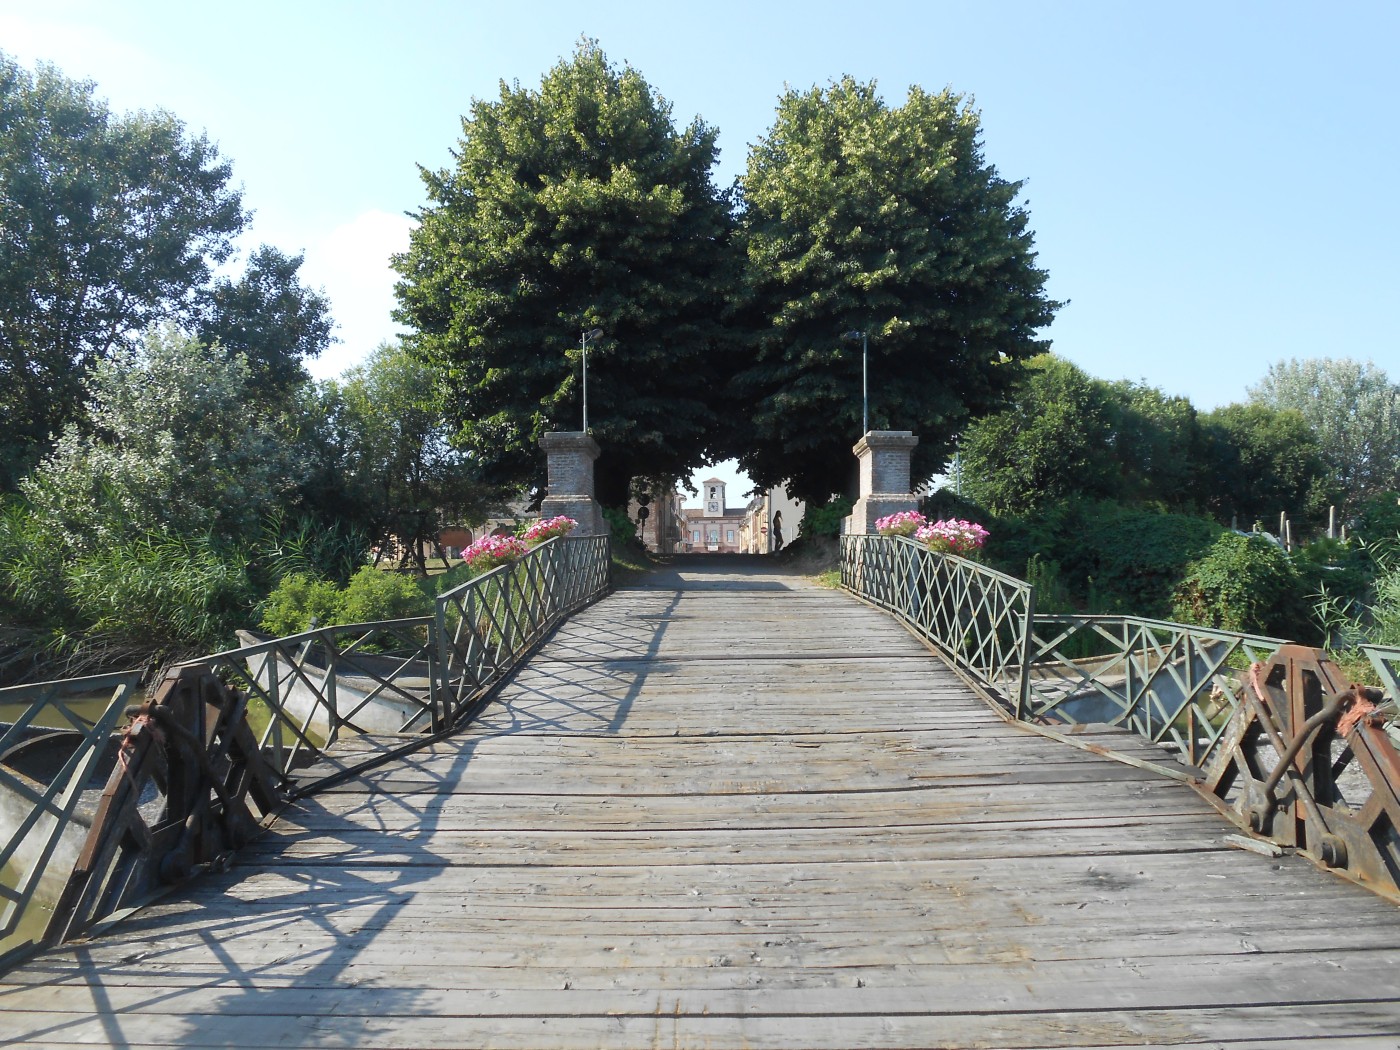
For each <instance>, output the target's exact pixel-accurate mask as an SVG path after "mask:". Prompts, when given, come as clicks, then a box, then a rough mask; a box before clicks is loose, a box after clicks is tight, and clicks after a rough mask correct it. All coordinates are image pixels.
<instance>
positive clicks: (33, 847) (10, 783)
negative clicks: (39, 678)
mask: <svg viewBox="0 0 1400 1050" xmlns="http://www.w3.org/2000/svg"><path fill="white" fill-rule="evenodd" d="M140 682H141V675H140V674H139V673H138V672H131V673H126V674H109V675H95V676H91V677H87V678H70V679H67V680H65V681H61V682H40V683H37V684H35V685H19V686H11V687H9V688H6V689H0V722H3V723H6V725H5V728H4V729H3V731H0V792H3V794H4V798H3V799H0V806H3V809H0V871H3V872H4V876H5V877H4V878H3V879H0V960H3V961H8V960H9V959H12V958H14V957H15V956H18V955H22V954H25V953H27V952H28V951H29V950H30V949H31V948H32V946H33V944H34V943H36V942H37V941H38V939H39V938H40V937H41V936H42V935H43V932H44V926H45V925H46V923H47V921H48V918H47V917H48V913H49V910H50V909H51V908H52V906H53V905H54V904H55V903H56V901H57V898H58V896H59V894H60V892H61V890H62V887H63V886H64V885H65V884H66V883H67V881H68V878H69V875H70V873H71V872H72V869H73V865H74V864H75V863H76V861H77V856H78V852H79V849H80V847H81V844H82V841H83V840H84V838H85V837H86V835H87V829H88V827H89V826H90V823H91V818H92V813H93V812H94V811H95V807H96V797H97V794H98V792H100V791H101V788H102V784H103V782H105V779H106V776H107V771H108V770H109V769H110V768H111V764H112V762H113V752H112V740H113V736H112V733H113V730H114V729H115V728H116V727H117V725H118V724H119V723H120V722H121V721H122V719H123V717H124V712H125V710H126V707H127V705H128V703H130V702H131V700H132V699H133V698H134V696H135V695H136V690H137V689H138V688H139V686H140Z"/></svg>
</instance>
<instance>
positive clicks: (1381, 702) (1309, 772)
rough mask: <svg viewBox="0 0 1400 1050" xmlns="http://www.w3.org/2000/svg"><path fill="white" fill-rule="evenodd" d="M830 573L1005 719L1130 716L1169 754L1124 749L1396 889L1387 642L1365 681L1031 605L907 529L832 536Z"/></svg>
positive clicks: (1399, 671) (1396, 677)
mask: <svg viewBox="0 0 1400 1050" xmlns="http://www.w3.org/2000/svg"><path fill="white" fill-rule="evenodd" d="M841 582H842V584H843V585H844V586H845V587H846V588H847V589H849V590H851V591H852V592H853V593H855V594H858V595H860V596H861V597H863V598H865V599H866V600H868V601H870V602H872V603H873V604H875V605H879V606H881V607H883V608H885V609H888V610H889V611H890V612H892V613H894V614H895V615H896V616H898V617H899V618H900V619H902V620H903V621H904V622H905V623H906V624H908V625H909V626H910V627H911V628H913V629H914V630H915V631H916V632H917V633H918V634H920V635H921V636H922V637H924V638H926V639H928V640H929V641H930V642H932V643H934V644H935V645H936V646H937V647H938V648H939V650H940V651H942V652H943V653H944V654H945V655H946V656H947V657H948V659H949V660H950V661H951V662H952V664H953V665H954V667H956V668H957V669H959V670H960V671H962V672H963V673H964V674H965V675H967V676H969V677H970V678H972V679H973V680H974V681H975V682H976V684H977V685H978V686H979V687H980V688H981V690H982V691H983V692H984V693H986V694H987V695H988V696H989V697H990V698H991V699H992V700H993V701H995V702H997V703H999V704H1000V705H1001V706H1003V707H1005V708H1007V709H1008V710H1009V711H1010V713H1011V714H1013V715H1014V717H1016V718H1018V719H1020V720H1023V721H1026V722H1028V723H1034V724H1039V725H1054V724H1055V723H1069V724H1081V725H1083V724H1093V723H1103V724H1108V725H1113V726H1120V727H1122V728H1124V729H1128V730H1130V731H1132V732H1133V733H1135V734H1137V735H1138V736H1140V737H1142V738H1145V739H1147V740H1149V741H1151V742H1153V743H1155V744H1157V745H1159V746H1161V747H1162V748H1163V749H1164V752H1170V753H1172V754H1174V755H1175V756H1176V758H1177V759H1178V760H1179V762H1180V763H1181V764H1180V765H1173V764H1171V763H1170V762H1168V764H1167V765H1162V764H1157V763H1151V762H1147V763H1144V762H1143V760H1141V759H1140V758H1136V757H1132V756H1126V755H1119V756H1118V757H1120V758H1122V760H1123V761H1130V762H1133V763H1134V764H1138V765H1143V764H1145V765H1147V766H1148V767H1150V768H1155V769H1158V770H1159V771H1161V772H1163V773H1167V774H1169V775H1171V776H1173V777H1175V778H1177V779H1180V780H1184V781H1186V782H1188V783H1190V784H1192V785H1193V786H1194V787H1195V788H1196V789H1197V790H1198V791H1200V792H1201V793H1202V794H1203V795H1204V796H1205V797H1206V798H1207V799H1209V800H1210V801H1211V802H1212V803H1213V804H1215V805H1216V806H1217V808H1219V809H1220V810H1221V812H1222V813H1223V814H1225V815H1226V816H1227V817H1229V818H1230V819H1231V820H1233V821H1234V822H1235V823H1236V824H1238V825H1239V826H1240V827H1242V828H1245V829H1247V830H1249V831H1251V832H1252V833H1254V834H1255V835H1258V836H1260V837H1262V838H1265V839H1267V840H1269V841H1270V842H1272V843H1274V844H1275V845H1276V846H1279V847H1283V848H1290V849H1295V850H1297V851H1298V852H1301V853H1303V854H1305V855H1307V856H1309V857H1312V858H1313V859H1314V860H1316V861H1317V862H1319V863H1321V864H1323V865H1325V866H1326V867H1328V868H1332V869H1335V870H1337V871H1338V872H1340V873H1342V874H1344V875H1346V876H1348V877H1350V878H1352V879H1354V880H1355V881H1357V882H1360V883H1362V884H1364V885H1366V886H1368V887H1369V888H1371V889H1373V890H1376V891H1377V892H1379V893H1381V894H1383V895H1386V896H1388V897H1390V898H1392V899H1394V900H1397V901H1400V751H1397V749H1396V744H1397V742H1400V726H1398V725H1397V724H1396V722H1397V702H1400V648H1387V647H1382V646H1363V647H1362V650H1363V652H1365V654H1366V655H1367V657H1369V659H1370V662H1371V665H1372V667H1373V668H1374V669H1375V671H1376V674H1377V676H1378V677H1379V679H1380V681H1381V683H1382V688H1380V689H1375V688H1368V687H1364V686H1359V685H1355V684H1352V683H1349V682H1347V681H1346V680H1345V679H1344V678H1343V677H1342V675H1341V672H1340V671H1339V670H1338V668H1337V667H1336V665H1335V664H1334V663H1333V662H1332V661H1331V660H1330V659H1328V657H1327V655H1326V654H1325V653H1324V652H1323V651H1322V650H1320V649H1312V648H1308V647H1306V646H1300V645H1294V644H1292V643H1289V642H1285V641H1283V640H1282V639H1278V638H1266V637H1262V636H1258V635H1247V634H1238V633H1234V632H1230V631H1217V630H1211V629H1209V628H1203V627H1193V626H1190V625H1187V624H1179V623H1170V622H1167V621H1164V620H1150V619H1143V618H1141V617H1133V616H1080V615H1075V614H1060V613H1050V614H1043V615H1037V614H1036V612H1035V596H1034V592H1033V590H1032V588H1031V586H1030V585H1029V584H1027V583H1025V582H1023V581H1020V580H1016V579H1014V578H1013V577H1009V576H1004V575H1002V574H1001V573H996V572H992V571H991V570H989V569H986V568H984V567H982V566H980V565H977V564H975V563H972V562H968V561H965V560H963V559H961V558H954V557H950V556H948V555H943V554H938V553H935V552H933V551H930V550H927V549H926V548H924V547H922V546H920V545H919V544H917V543H914V542H913V541H910V540H907V539H893V538H881V537H874V536H847V537H845V538H844V539H843V541H842V562H841ZM1013 697H1015V698H1016V699H1015V702H1014V703H1012V702H1011V701H1012V698H1013ZM1040 731H1042V732H1052V733H1053V730H1049V729H1042V730H1040ZM1056 735H1059V734H1056ZM1061 738H1062V739H1065V740H1066V741H1068V742H1071V743H1073V742H1074V738H1073V737H1071V736H1061ZM1081 746H1083V745H1081ZM1098 750H1103V749H1102V748H1098ZM1110 753H1111V752H1110ZM1163 757H1164V759H1165V758H1166V755H1165V754H1164V756H1163Z"/></svg>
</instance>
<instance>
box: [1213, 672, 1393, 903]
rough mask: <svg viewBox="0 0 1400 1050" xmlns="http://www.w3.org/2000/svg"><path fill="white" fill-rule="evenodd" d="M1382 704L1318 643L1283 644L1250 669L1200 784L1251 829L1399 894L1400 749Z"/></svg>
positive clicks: (1377, 694) (1374, 691) (1375, 691)
mask: <svg viewBox="0 0 1400 1050" xmlns="http://www.w3.org/2000/svg"><path fill="white" fill-rule="evenodd" d="M1383 700H1384V697H1383V695H1382V694H1381V691H1380V690H1378V689H1370V688H1367V687H1365V686H1359V685H1354V684H1352V683H1349V682H1347V681H1345V679H1343V677H1342V675H1341V672H1340V671H1339V670H1338V669H1337V666H1336V664H1334V663H1332V661H1330V660H1328V659H1327V657H1326V655H1325V654H1324V652H1323V651H1322V650H1321V649H1311V648H1308V647H1306V646H1301V645H1286V646H1283V647H1282V648H1280V649H1279V651H1278V652H1277V653H1275V654H1274V656H1273V657H1272V658H1271V659H1270V660H1268V661H1267V662H1266V663H1256V664H1254V665H1253V666H1251V668H1250V670H1249V673H1248V675H1247V677H1246V680H1245V683H1244V685H1243V687H1242V689H1241V695H1240V704H1239V707H1238V709H1237V710H1236V712H1235V715H1234V717H1233V718H1232V719H1231V721H1230V724H1229V726H1228V727H1227V729H1226V731H1225V733H1224V734H1223V740H1222V743H1224V744H1225V746H1224V747H1220V748H1218V749H1217V750H1216V752H1215V759H1214V761H1213V762H1212V763H1211V764H1210V767H1209V768H1208V769H1207V770H1206V779H1205V781H1204V783H1203V785H1202V786H1203V787H1204V789H1205V790H1207V791H1209V792H1210V793H1211V794H1212V795H1214V796H1215V797H1216V798H1218V799H1220V800H1222V801H1223V802H1225V803H1226V804H1227V806H1228V807H1229V809H1230V810H1231V811H1232V812H1233V813H1234V814H1235V816H1236V819H1238V820H1239V821H1240V822H1241V823H1242V824H1244V825H1246V826H1248V827H1249V829H1250V830H1251V831H1253V832H1254V833H1255V834H1258V835H1262V836H1265V837H1266V838H1269V839H1271V840H1273V841H1274V842H1276V843H1278V844H1279V845H1281V846H1291V847H1295V848H1297V849H1298V850H1299V851H1300V852H1303V853H1306V854H1308V855H1310V856H1312V857H1314V858H1315V859H1316V860H1318V861H1320V862H1321V863H1323V864H1325V865H1327V866H1328V867H1330V868H1336V869H1338V870H1340V871H1343V872H1345V873H1346V874H1348V875H1351V876H1352V877H1354V878H1356V879H1358V880H1360V881H1362V882H1365V883H1367V884H1368V885H1371V886H1373V887H1375V888H1377V889H1379V890H1382V891H1385V892H1387V893H1389V894H1391V895H1395V894H1397V893H1400V796H1397V789H1400V754H1397V752H1396V750H1395V746H1394V744H1393V743H1392V741H1391V739H1390V737H1389V736H1388V735H1387V733H1386V729H1385V718H1384V716H1382V715H1381V714H1380V713H1379V712H1378V711H1377V705H1379V704H1381V703H1382V702H1383Z"/></svg>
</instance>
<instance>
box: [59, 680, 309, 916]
mask: <svg viewBox="0 0 1400 1050" xmlns="http://www.w3.org/2000/svg"><path fill="white" fill-rule="evenodd" d="M246 707H247V699H246V697H245V696H244V695H243V694H241V693H239V692H236V691H234V690H231V689H229V688H228V687H227V686H225V685H224V684H223V683H222V682H220V681H219V680H218V679H217V678H215V677H214V676H213V675H210V674H208V673H206V672H203V671H201V670H200V669H199V668H195V667H178V668H175V669H173V670H171V671H170V672H169V673H168V674H167V675H166V676H165V678H164V679H162V680H161V682H160V684H159V685H158V686H157V687H156V688H155V690H154V691H153V692H152V694H151V696H150V698H149V699H148V700H147V701H146V702H145V703H143V704H141V705H140V706H139V707H133V708H129V709H128V710H127V713H128V714H129V715H130V716H131V718H132V721H131V724H130V726H129V728H128V729H127V731H126V735H125V736H124V737H123V739H122V741H121V744H120V747H119V749H118V752H117V760H116V764H115V766H114V768H113V770H112V775H111V777H110V778H109V779H108V781H107V786H106V788H105V789H104V790H103V792H102V797H101V799H100V801H99V802H98V806H97V812H96V815H95V817H94V819H93V822H92V828H91V830H90V832H89V833H88V836H87V841H86V843H85V844H84V846H83V849H82V852H81V853H80V854H79V857H78V862H77V865H76V867H75V868H74V870H73V874H72V877H71V878H70V879H69V881H68V885H67V887H66V888H65V890H64V892H63V894H62V896H61V897H60V898H59V901H58V904H57V906H56V907H55V909H54V915H53V920H52V921H51V923H50V924H49V928H48V931H47V933H46V935H45V940H47V941H51V942H52V941H57V940H63V939H67V938H70V937H74V936H78V935H80V934H81V933H83V932H84V931H86V930H87V929H89V928H90V927H92V926H93V925H94V924H95V923H97V922H99V921H101V920H102V919H104V918H106V917H108V916H110V915H113V914H115V913H117V912H119V911H123V910H125V909H128V908H132V907H135V906H137V905H139V904H141V903H143V902H145V901H147V900H149V899H150V898H151V897H153V896H154V895H155V894H156V893H158V892H159V891H160V890H161V889H162V888H164V887H165V886H168V885H170V884H172V883H175V882H179V881H181V880H183V879H186V878H188V877H190V876H191V875H193V874H196V873H198V872H199V871H204V870H210V869H217V868H221V867H225V866H226V865H227V864H228V861H229V856H230V853H231V851H233V850H234V849H236V848H238V847H239V846H241V845H242V844H244V843H245V842H247V841H248V840H249V839H250V838H251V837H252V836H253V835H255V834H257V832H258V830H259V826H260V822H261V821H262V820H263V819H265V818H266V817H268V816H269V815H271V814H272V813H273V812H274V811H275V809H276V808H277V807H278V806H279V805H280V804H281V801H282V795H281V788H280V779H279V778H278V776H277V775H276V774H275V772H274V771H273V770H272V768H271V766H269V765H268V764H267V762H266V761H265V760H264V758H263V756H262V754H261V752H260V751H259V749H258V744H257V741H256V740H255V739H254V737H253V733H252V731H251V730H250V729H249V727H248V722H247V719H246Z"/></svg>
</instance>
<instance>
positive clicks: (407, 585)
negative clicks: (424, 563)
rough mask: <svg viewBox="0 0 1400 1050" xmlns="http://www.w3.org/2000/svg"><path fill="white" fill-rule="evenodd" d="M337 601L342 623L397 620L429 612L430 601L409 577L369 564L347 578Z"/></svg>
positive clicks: (431, 604) (430, 608)
mask: <svg viewBox="0 0 1400 1050" xmlns="http://www.w3.org/2000/svg"><path fill="white" fill-rule="evenodd" d="M340 601H341V604H340V613H341V617H342V620H341V622H342V623H368V622H370V621H371V620H399V619H403V618H404V617H408V616H427V615H428V614H429V613H431V612H432V611H433V603H432V600H431V599H430V598H429V597H428V595H427V594H425V593H424V591H423V589H422V588H421V587H419V586H418V584H417V583H416V582H415V581H414V580H413V579H411V578H410V577H408V576H403V575H400V574H399V573H396V572H385V571H383V570H382V569H376V568H374V567H373V566H372V565H366V566H365V567H364V568H362V569H361V570H360V571H359V572H357V573H355V575H354V576H352V577H350V582H349V584H347V585H346V587H345V591H344V592H343V593H342V595H341V599H340Z"/></svg>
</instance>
